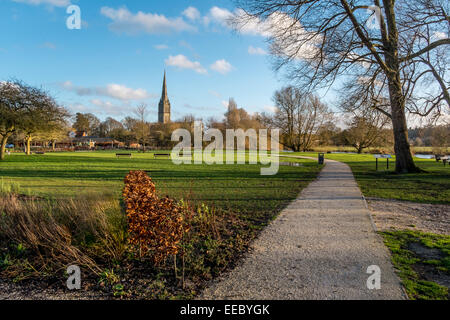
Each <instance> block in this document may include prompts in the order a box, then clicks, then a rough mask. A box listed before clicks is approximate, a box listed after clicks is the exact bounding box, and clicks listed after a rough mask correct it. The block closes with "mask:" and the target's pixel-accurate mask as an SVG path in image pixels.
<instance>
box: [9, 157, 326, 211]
mask: <svg viewBox="0 0 450 320" xmlns="http://www.w3.org/2000/svg"><path fill="white" fill-rule="evenodd" d="M260 168H261V166H260V165H212V166H208V165H179V166H178V165H174V164H173V163H172V161H171V160H170V159H163V158H158V159H153V154H152V153H146V154H142V153H133V158H132V159H129V158H120V159H117V158H116V157H115V153H114V152H94V153H92V152H85V153H54V154H46V155H33V156H25V155H11V156H9V157H7V158H6V160H5V161H2V162H0V179H2V180H3V183H5V184H9V183H15V184H18V185H19V186H20V190H21V192H22V193H27V194H30V195H35V196H39V197H45V198H53V199H54V198H65V197H71V196H75V195H80V194H94V193H104V192H106V193H113V194H114V195H117V197H120V194H121V190H122V188H123V179H124V177H125V176H126V174H127V173H128V172H129V171H130V170H145V171H147V172H148V174H149V176H150V177H151V178H152V179H153V180H154V182H155V183H156V187H157V190H158V192H159V193H160V195H161V196H165V195H168V196H170V197H172V198H175V199H185V200H186V199H187V200H190V201H193V202H204V203H207V204H208V205H211V206H215V207H217V208H220V209H222V210H231V211H234V212H235V213H239V214H242V215H246V214H247V213H249V214H254V213H256V214H257V213H259V212H272V211H273V210H275V209H276V208H278V207H279V206H280V205H283V204H285V203H287V202H289V201H290V200H292V199H293V198H295V197H296V196H297V195H298V193H299V191H300V190H301V189H302V188H304V187H305V186H306V185H307V184H308V183H309V182H310V181H312V180H313V179H314V178H315V177H316V175H317V173H318V172H319V170H320V168H319V166H318V165H317V163H316V162H314V161H310V160H304V161H302V166H300V167H288V166H282V167H280V171H279V173H278V174H277V175H275V176H261V175H260ZM0 183H1V181H0Z"/></svg>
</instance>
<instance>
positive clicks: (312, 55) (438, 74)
mask: <svg viewBox="0 0 450 320" xmlns="http://www.w3.org/2000/svg"><path fill="white" fill-rule="evenodd" d="M237 2H238V4H239V5H240V7H241V8H242V9H243V12H241V13H240V14H238V15H237V19H236V21H235V22H236V23H237V27H241V28H247V29H248V28H253V29H254V28H255V26H257V27H258V28H259V30H258V32H260V33H262V34H264V35H266V36H268V37H269V42H270V44H271V52H272V54H273V55H274V57H276V59H275V61H276V63H275V66H276V69H281V68H283V67H286V68H285V70H287V74H288V76H289V77H290V78H292V79H296V80H298V82H299V84H301V85H302V86H303V87H307V88H309V89H316V88H318V87H320V86H331V85H333V84H334V83H336V84H337V83H340V82H341V81H336V80H339V79H342V78H345V80H347V81H349V82H350V83H353V84H355V83H358V84H363V86H360V85H358V86H357V87H358V88H359V89H361V88H362V89H363V90H360V91H359V94H360V95H363V94H364V95H365V97H366V98H367V99H370V100H371V101H373V102H374V104H373V105H374V109H376V110H378V111H380V112H382V113H384V114H385V115H386V116H388V117H389V118H390V119H391V121H392V128H393V133H394V139H395V154H396V171H397V172H399V173H407V172H417V171H420V169H419V168H417V167H416V165H415V164H414V161H413V158H412V155H411V150H410V145H409V141H408V134H407V121H406V113H407V112H408V111H409V112H411V113H415V114H418V115H422V116H430V115H433V116H438V115H439V114H441V113H442V112H448V108H449V94H448V88H449V78H448V57H449V54H448V52H449V50H448V45H449V44H450V39H449V38H448V34H449V29H450V17H449V2H448V1H447V0H372V1H369V0H298V1H288V0H241V1H239V0H237ZM384 98H387V104H385V105H384V106H383V104H382V103H381V102H385V101H386V100H385V99H384Z"/></svg>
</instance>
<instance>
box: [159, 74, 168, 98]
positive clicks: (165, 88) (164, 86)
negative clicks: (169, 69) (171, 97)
mask: <svg viewBox="0 0 450 320" xmlns="http://www.w3.org/2000/svg"><path fill="white" fill-rule="evenodd" d="M165 98H168V97H167V83H166V70H164V81H163V88H162V97H161V99H165Z"/></svg>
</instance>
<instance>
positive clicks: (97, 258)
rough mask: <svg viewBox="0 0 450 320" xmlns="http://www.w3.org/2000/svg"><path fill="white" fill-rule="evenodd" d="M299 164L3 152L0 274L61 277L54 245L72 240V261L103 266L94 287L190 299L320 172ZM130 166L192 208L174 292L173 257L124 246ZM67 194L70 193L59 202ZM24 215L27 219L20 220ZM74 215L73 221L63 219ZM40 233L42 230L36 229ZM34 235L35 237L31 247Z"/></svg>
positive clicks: (162, 193) (119, 292) (303, 162)
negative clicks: (270, 172) (266, 172)
mask: <svg viewBox="0 0 450 320" xmlns="http://www.w3.org/2000/svg"><path fill="white" fill-rule="evenodd" d="M296 162H301V165H300V166H281V167H280V170H279V173H278V174H277V175H274V176H262V175H261V172H260V169H261V165H211V166H209V165H179V166H178V165H175V164H173V163H172V161H171V160H170V159H163V158H159V159H154V157H153V154H152V153H146V154H142V153H133V157H132V158H131V159H129V158H121V159H117V158H116V156H115V152H85V153H51V154H46V155H33V156H25V155H19V154H14V155H11V156H8V157H7V158H6V160H5V161H1V162H0V212H2V210H4V211H7V212H9V213H8V214H7V215H4V216H3V218H5V219H6V220H5V221H4V226H5V227H4V228H3V229H2V228H0V249H2V248H7V249H6V250H0V274H2V275H4V276H5V277H8V278H12V279H14V280H15V281H19V280H26V279H36V278H38V279H42V278H45V277H48V276H49V275H50V276H51V277H54V278H56V279H58V281H59V279H61V278H62V279H64V276H62V275H61V274H60V271H58V270H59V269H58V268H60V265H62V264H63V263H66V262H67V261H66V260H67V257H66V256H65V253H63V254H59V253H58V252H59V251H58V250H57V249H58V248H65V246H67V245H71V246H72V247H71V249H70V252H81V253H82V254H83V255H81V256H77V257H76V258H77V259H78V260H80V259H81V258H80V257H85V258H84V259H85V260H83V261H88V260H87V259H88V258H89V259H91V260H89V261H93V263H92V266H95V267H96V268H97V269H101V274H100V278H99V275H98V274H97V275H91V276H90V277H91V278H90V280H87V281H85V282H86V283H88V284H89V285H92V287H93V288H94V289H95V290H97V291H101V292H106V294H108V295H113V296H114V297H115V296H117V295H118V296H124V297H127V298H139V299H140V298H149V299H169V298H184V299H187V298H192V297H193V296H195V294H196V292H198V290H199V288H201V286H202V285H203V283H204V281H208V280H211V279H212V278H214V277H216V276H218V275H219V274H220V273H221V272H223V271H225V270H227V269H228V268H230V267H231V266H233V265H234V263H236V261H238V259H239V257H240V256H241V255H242V253H243V252H245V250H246V248H247V247H248V244H249V243H250V241H252V240H253V239H254V238H255V237H256V236H257V235H258V234H259V231H260V230H262V228H264V227H265V226H266V225H267V224H268V223H269V222H270V221H271V220H272V219H273V218H274V217H276V215H277V214H278V213H279V212H280V210H281V209H282V208H283V207H284V206H285V205H287V204H288V203H289V202H290V201H291V200H293V199H294V198H295V197H296V196H297V195H298V194H299V192H300V191H301V190H302V189H303V188H304V187H306V186H307V185H308V184H309V183H310V182H311V181H312V180H314V179H315V178H316V176H317V174H318V173H319V171H320V169H321V166H319V165H318V164H317V162H316V161H312V160H300V161H297V160H296ZM130 170H145V171H146V172H147V173H148V175H149V176H150V177H151V178H152V179H153V181H154V182H155V185H156V189H157V192H158V193H159V196H166V195H168V196H169V197H171V198H173V199H175V200H181V199H183V200H185V201H183V202H182V203H186V200H187V202H188V203H189V204H190V206H189V208H191V209H192V210H193V211H195V212H196V213H195V214H194V216H193V217H191V218H189V220H187V221H188V223H189V224H190V226H191V228H192V230H191V231H190V232H189V233H188V234H187V235H185V238H183V243H182V247H183V252H184V254H183V257H184V258H183V259H185V260H183V263H182V262H181V258H180V257H179V258H178V260H175V263H176V264H177V268H178V269H179V270H183V272H184V270H185V277H186V280H187V281H188V283H189V285H188V286H187V287H186V288H184V285H183V289H181V287H182V286H181V284H180V282H181V280H180V275H179V274H178V276H177V275H176V274H174V263H173V262H171V261H172V259H167V260H166V261H165V263H164V264H163V265H162V266H155V265H153V264H151V263H148V261H146V260H145V259H144V260H142V259H137V258H136V257H135V255H134V251H133V248H131V247H130V246H129V245H128V242H127V239H128V233H127V230H126V227H127V223H126V221H124V219H125V212H124V209H123V207H122V206H121V205H120V204H119V201H118V200H120V199H122V196H121V191H122V189H123V187H124V178H125V176H126V175H127V174H128V173H129V171H130ZM17 186H18V187H17ZM7 193H13V194H19V195H21V197H20V199H24V200H25V201H22V200H21V201H20V202H19V203H18V202H17V201H16V200H14V198H12V199H11V198H8V195H7ZM2 197H3V198H2ZM69 198H74V200H70V201H66V200H69ZM42 199H48V200H49V201H42ZM178 203H181V202H178ZM2 206H3V207H2ZM2 208H3V209H2ZM191 209H189V210H191ZM48 212H51V213H52V214H51V215H48ZM24 215H25V216H27V217H28V220H27V221H33V223H34V224H33V226H29V225H26V226H23V228H21V227H20V226H18V225H17V224H20V223H21V222H23V219H22V217H23V216H24ZM14 217H16V218H17V219H18V220H17V221H15V220H14ZM0 218H2V216H1V215H0ZM49 219H50V220H49ZM52 219H53V220H52ZM73 219H75V220H76V223H70V221H72V220H73ZM0 220H1V219H0ZM47 220H49V221H50V222H47ZM67 221H68V222H67ZM99 221H105V223H104V224H99ZM30 223H31V222H30ZM55 226H56V227H55ZM0 227H2V225H1V221H0ZM52 228H60V229H58V230H61V229H62V230H66V231H67V232H69V236H70V238H71V239H72V241H70V242H67V240H62V241H61V239H59V238H57V239H54V240H51V241H50V240H49V239H48V237H47V235H48V234H52V235H53V234H55V232H54V231H52V230H53V229H52ZM93 228H94V231H92V230H91V229H93ZM97 229H98V230H100V231H97ZM23 230H29V232H25V233H24V232H22V231H23ZM39 230H47V231H46V232H44V235H42V234H41V233H39V232H38V231H39ZM30 233H31V234H30ZM103 234H106V235H107V236H104V235H103ZM30 239H31V240H30ZM33 239H39V242H38V243H40V245H39V246H38V247H37V248H38V249H36V248H35V247H36V245H35V243H36V240H33ZM52 239H53V238H52ZM1 240H3V242H1ZM54 247H55V248H54ZM40 248H53V249H51V250H50V251H49V250H47V251H48V252H47V251H45V252H46V253H45V255H44V257H45V259H44V260H42V259H37V258H36V257H39V256H40V255H41V253H40V252H39V250H40ZM110 248H116V249H114V250H110ZM75 250H78V251H75ZM64 252H66V251H64ZM55 253H56V254H58V255H57V256H56V257H57V258H55V257H53V255H54V254H55ZM169 260H170V261H169ZM42 261H44V262H42ZM75 261H77V260H75ZM184 261H185V262H186V264H184ZM80 264H81V265H84V264H83V263H82V262H81V263H80ZM30 265H32V266H33V267H32V268H31V269H30V268H29V267H27V266H30ZM85 269H86V268H85ZM30 270H37V272H30ZM183 274H184V273H183ZM112 275H114V276H112ZM183 279H184V276H183ZM137 280H138V281H137ZM50 281H51V280H50ZM183 281H184V280H183ZM136 283H139V284H136ZM183 283H184V282H183ZM102 284H103V285H102ZM39 285H40V284H39ZM45 285H46V284H45V283H44V286H45Z"/></svg>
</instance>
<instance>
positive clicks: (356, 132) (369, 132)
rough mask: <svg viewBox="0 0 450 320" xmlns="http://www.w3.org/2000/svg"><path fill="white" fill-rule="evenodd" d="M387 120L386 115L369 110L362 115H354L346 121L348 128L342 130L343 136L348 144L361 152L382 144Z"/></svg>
mask: <svg viewBox="0 0 450 320" xmlns="http://www.w3.org/2000/svg"><path fill="white" fill-rule="evenodd" d="M388 122H389V120H388V118H387V117H386V116H384V115H382V114H379V113H374V112H371V113H369V114H364V115H354V116H353V117H352V119H351V120H350V121H349V122H348V125H349V128H348V129H347V130H345V131H344V137H345V140H346V142H347V143H348V144H350V145H351V146H352V147H354V148H355V149H356V151H357V152H358V153H362V152H363V150H364V149H366V148H370V147H373V146H375V145H376V144H379V145H380V144H382V143H383V140H386V139H383V135H385V134H386V131H385V130H384V128H385V127H386V125H387V124H388Z"/></svg>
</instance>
